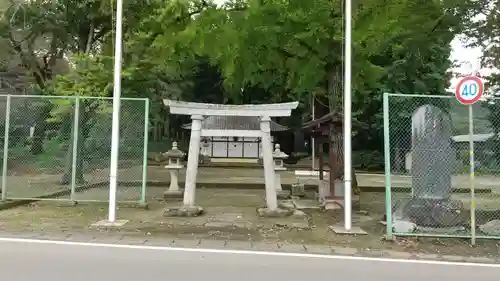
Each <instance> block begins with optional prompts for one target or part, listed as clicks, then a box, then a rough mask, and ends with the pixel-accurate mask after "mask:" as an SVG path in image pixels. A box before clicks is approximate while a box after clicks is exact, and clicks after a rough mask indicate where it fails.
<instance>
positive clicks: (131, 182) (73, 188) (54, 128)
mask: <svg viewBox="0 0 500 281" xmlns="http://www.w3.org/2000/svg"><path fill="white" fill-rule="evenodd" d="M120 112H121V113H120V146H119V161H118V189H117V201H118V202H124V203H126V202H134V203H145V196H146V174H147V173H146V172H147V170H146V168H147V166H146V165H147V142H148V139H147V137H148V115H149V100H147V99H133V98H122V99H121V111H120ZM0 118H3V120H2V121H0V126H2V128H1V129H0V132H2V133H3V134H2V138H1V140H2V143H1V148H2V152H1V153H0V155H1V157H2V162H1V163H2V181H1V183H2V185H1V187H2V189H1V193H2V200H4V201H5V200H33V199H36V200H60V201H65V200H66V201H72V202H79V201H80V202H83V201H86V202H106V201H108V198H109V188H108V186H109V185H108V183H109V165H110V153H111V151H110V149H111V123H112V99H111V98H104V97H60V96H28V95H19V96H16V95H1V96H0Z"/></svg>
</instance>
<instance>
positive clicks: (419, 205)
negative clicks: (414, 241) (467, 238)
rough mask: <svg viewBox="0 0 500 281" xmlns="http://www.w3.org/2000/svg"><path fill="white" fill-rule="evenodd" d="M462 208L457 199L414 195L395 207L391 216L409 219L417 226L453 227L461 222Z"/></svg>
mask: <svg viewBox="0 0 500 281" xmlns="http://www.w3.org/2000/svg"><path fill="white" fill-rule="evenodd" d="M462 209H463V203H462V202H461V201H458V200H452V199H431V198H418V197H414V198H412V199H410V201H408V202H407V203H406V204H402V205H401V206H400V207H399V208H398V209H396V210H395V212H394V215H393V217H394V218H395V219H403V220H408V221H411V222H413V223H415V224H416V225H417V226H425V227H453V226H459V225H461V224H462V222H461V220H460V217H461V216H460V214H461V212H462Z"/></svg>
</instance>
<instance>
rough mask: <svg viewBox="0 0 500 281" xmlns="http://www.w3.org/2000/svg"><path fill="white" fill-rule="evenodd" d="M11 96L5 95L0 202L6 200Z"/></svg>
mask: <svg viewBox="0 0 500 281" xmlns="http://www.w3.org/2000/svg"><path fill="white" fill-rule="evenodd" d="M11 98H12V97H11V95H7V100H6V103H5V128H4V139H3V162H2V165H3V167H2V201H5V200H7V170H8V167H7V165H8V161H7V159H8V158H9V131H10V106H11Z"/></svg>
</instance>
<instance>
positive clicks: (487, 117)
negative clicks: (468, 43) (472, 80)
mask: <svg viewBox="0 0 500 281" xmlns="http://www.w3.org/2000/svg"><path fill="white" fill-rule="evenodd" d="M469 107H470V106H469V105H463V104H460V103H459V102H458V101H457V100H456V99H455V98H454V96H434V95H402V94H384V100H383V111H384V141H385V149H384V150H385V177H386V181H385V182H386V218H387V220H386V223H387V234H388V236H389V237H392V236H429V237H458V238H471V239H472V243H475V239H476V238H489V239H499V238H500V136H499V132H500V99H497V98H489V99H488V100H482V101H479V102H477V103H476V104H474V105H472V115H471V116H472V119H470V118H469ZM469 120H472V122H469ZM470 129H472V132H473V134H469V131H470ZM470 136H472V137H470Z"/></svg>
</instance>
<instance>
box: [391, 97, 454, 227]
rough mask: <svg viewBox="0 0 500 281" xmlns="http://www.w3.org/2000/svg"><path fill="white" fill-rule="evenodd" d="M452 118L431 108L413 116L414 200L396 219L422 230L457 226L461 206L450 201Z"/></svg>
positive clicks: (412, 163)
mask: <svg viewBox="0 0 500 281" xmlns="http://www.w3.org/2000/svg"><path fill="white" fill-rule="evenodd" d="M451 136H452V126H451V120H450V118H449V116H448V115H447V114H446V113H444V112H443V111H442V110H441V109H439V108H437V107H435V106H432V105H423V106H421V107H419V108H418V109H417V110H416V111H415V112H414V114H413V115H412V148H411V156H412V157H411V176H412V194H413V195H412V197H411V199H410V200H409V201H408V202H407V203H406V204H402V205H401V206H400V207H399V208H397V209H396V211H395V213H394V219H395V220H399V221H405V222H411V223H413V224H414V225H415V226H422V227H451V226H456V225H457V224H458V216H459V213H460V209H461V206H462V205H461V202H460V201H454V200H452V199H451V194H452V186H451V177H452V174H453V169H454V167H455V165H454V161H455V157H454V151H453V149H452V145H451V141H452V139H451Z"/></svg>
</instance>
